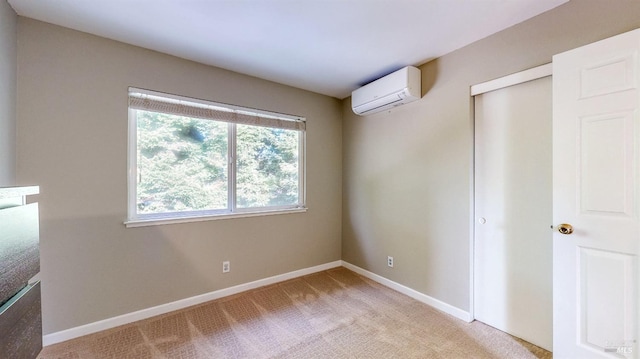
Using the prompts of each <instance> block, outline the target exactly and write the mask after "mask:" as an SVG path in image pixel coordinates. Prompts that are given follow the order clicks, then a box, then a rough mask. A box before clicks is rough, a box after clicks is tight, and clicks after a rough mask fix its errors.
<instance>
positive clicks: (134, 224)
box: [124, 208, 307, 228]
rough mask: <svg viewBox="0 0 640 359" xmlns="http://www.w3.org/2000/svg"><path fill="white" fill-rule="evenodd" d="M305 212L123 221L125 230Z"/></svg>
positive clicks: (229, 214)
mask: <svg viewBox="0 0 640 359" xmlns="http://www.w3.org/2000/svg"><path fill="white" fill-rule="evenodd" d="M306 211H307V208H292V209H279V210H274V211H262V212H245V213H228V214H214V215H201V216H189V217H167V218H145V219H132V220H129V221H125V222H124V225H125V226H126V227H127V228H134V227H147V226H160V225H165V224H174V223H189V222H203V221H214V220H219V219H233V218H247V217H262V216H274V215H279V214H290V213H303V212H306Z"/></svg>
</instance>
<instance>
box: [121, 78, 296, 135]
mask: <svg viewBox="0 0 640 359" xmlns="http://www.w3.org/2000/svg"><path fill="white" fill-rule="evenodd" d="M129 108H131V109H137V110H144V111H152V112H161V113H168V114H172V115H178V116H186V117H194V118H202V119H209V120H215V121H222V122H231V123H238V124H244V125H252V126H261V127H269V128H281V129H287V130H296V131H305V130H306V123H305V121H304V120H303V119H301V118H299V117H295V116H288V115H282V114H275V113H269V112H266V111H260V110H255V111H251V110H247V109H246V108H243V109H239V108H236V107H235V106H232V105H226V104H219V103H213V102H207V101H202V102H194V101H193V100H187V99H185V98H182V97H180V96H175V95H168V94H160V93H156V92H153V91H148V90H140V89H136V88H129Z"/></svg>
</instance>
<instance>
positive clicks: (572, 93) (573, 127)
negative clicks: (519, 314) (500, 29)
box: [553, 30, 640, 358]
mask: <svg viewBox="0 0 640 359" xmlns="http://www.w3.org/2000/svg"><path fill="white" fill-rule="evenodd" d="M639 48H640V31H638V30H636V31H633V32H630V33H626V34H622V35H619V36H616V37H613V38H610V39H607V40H604V41H600V42H597V43H594V44H591V45H587V46H585V47H581V48H578V49H575V50H572V51H568V52H566V53H562V54H560V55H557V56H555V57H554V58H553V217H554V224H555V226H556V230H555V231H554V239H553V266H554V269H553V300H554V320H553V328H554V338H553V352H554V358H621V357H627V358H638V357H639V355H638V352H640V347H639V346H638V326H639V323H640V316H639V315H640V314H639V313H638V306H639V304H640V303H639V298H638V284H639V282H638V281H639V280H640V275H639V272H638V271H639V267H638V254H640V232H639V229H640V226H639V221H638V211H639V209H640V208H639V205H640V201H638V199H639V193H640V188H639V186H640V182H639V180H638V174H639V171H640V161H639V156H640V146H639V144H640V142H639V138H640V131H639V130H640V126H639V125H640V123H639V122H638V121H639V120H638V116H639V113H638V111H639V110H640V108H639V107H638V104H639V100H640V92H639V91H638V82H639V81H640V74H639V73H638V71H639V70H638V65H639V61H640V58H639V53H638V50H639ZM561 224H568V225H570V226H572V229H573V233H571V234H568V232H570V231H571V228H570V227H569V226H562V225H561ZM560 231H564V232H565V233H567V234H561V233H560Z"/></svg>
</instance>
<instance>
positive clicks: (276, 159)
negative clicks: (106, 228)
mask: <svg viewBox="0 0 640 359" xmlns="http://www.w3.org/2000/svg"><path fill="white" fill-rule="evenodd" d="M304 141H305V121H304V119H303V118H300V117H296V116H290V115H283V114H276V113H271V112H265V111H259V110H253V109H247V108H240V107H237V106H230V105H223V104H218V103H212V102H207V101H202V100H196V99H188V98H184V97H179V96H174V95H167V94H162V93H157V92H152V91H148V90H139V89H134V88H130V89H129V220H128V221H127V222H126V224H127V226H138V225H148V224H155V223H170V222H180V221H191V220H202V219H207V218H210V217H214V216H217V217H225V216H227V217H228V216H247V215H257V214H260V215H262V214H272V213H281V212H283V211H301V210H304V206H305V202H304V148H305V146H304Z"/></svg>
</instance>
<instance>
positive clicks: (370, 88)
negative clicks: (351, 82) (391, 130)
mask: <svg viewBox="0 0 640 359" xmlns="http://www.w3.org/2000/svg"><path fill="white" fill-rule="evenodd" d="M421 91H422V90H421V88H420V70H419V69H417V68H415V67H413V66H407V67H405V68H402V69H400V70H398V71H396V72H393V73H390V74H389V75H387V76H384V77H382V78H379V79H377V80H375V81H373V82H371V83H369V84H367V85H364V86H362V87H361V88H359V89H357V90H355V91H353V92H352V93H351V108H352V109H353V112H355V113H356V114H357V115H363V116H364V115H369V114H372V113H376V112H380V111H384V110H386V109H389V108H392V107H395V106H400V105H404V104H405V103H409V102H413V101H415V100H419V99H420V97H421V95H422V93H421Z"/></svg>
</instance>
